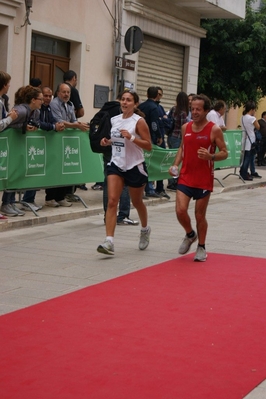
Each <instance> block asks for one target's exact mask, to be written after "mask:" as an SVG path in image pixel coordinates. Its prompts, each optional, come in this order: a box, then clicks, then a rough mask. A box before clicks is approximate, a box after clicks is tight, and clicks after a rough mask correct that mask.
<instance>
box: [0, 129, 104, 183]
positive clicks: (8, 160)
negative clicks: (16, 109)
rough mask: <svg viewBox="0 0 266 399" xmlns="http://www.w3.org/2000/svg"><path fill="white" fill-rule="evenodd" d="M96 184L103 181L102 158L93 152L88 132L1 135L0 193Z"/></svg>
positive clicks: (7, 131)
mask: <svg viewBox="0 0 266 399" xmlns="http://www.w3.org/2000/svg"><path fill="white" fill-rule="evenodd" d="M96 181H103V162H102V155H101V154H95V153H93V152H92V151H91V148H90V144H89V137H88V133H84V132H81V131H80V130H72V129H67V130H65V131H64V132H62V133H57V132H45V131H43V130H38V131H35V132H32V133H29V132H28V133H26V134H22V133H21V130H20V129H7V130H5V131H4V132H2V133H1V134H0V190H4V189H10V190H14V189H16V190H18V189H26V188H27V189H30V188H44V187H53V186H67V185H75V184H76V185H79V184H83V183H88V182H96Z"/></svg>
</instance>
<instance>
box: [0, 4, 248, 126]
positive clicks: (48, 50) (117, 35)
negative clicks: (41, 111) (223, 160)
mask: <svg viewBox="0 0 266 399" xmlns="http://www.w3.org/2000/svg"><path fill="white" fill-rule="evenodd" d="M245 3H246V1H245V0H235V1H231V0H215V1H214V0H193V1H192V0H165V1H161V0H153V1H151V0H138V1H135V0H75V1H73V0H56V1H54V0H43V1H41V0H25V1H24V0H0V49H1V57H0V69H1V70H4V71H7V72H8V73H10V75H11V76H12V81H11V88H10V91H9V97H10V105H11V106H12V104H13V99H14V93H15V91H16V90H17V89H18V88H19V87H20V86H23V85H26V84H28V83H29V80H30V78H31V77H39V78H40V79H41V80H42V84H43V85H45V86H50V87H51V88H52V89H53V90H55V89H56V87H57V84H58V83H60V82H61V81H62V76H63V73H64V71H66V70H68V69H73V70H75V71H76V72H77V74H78V86H77V87H78V89H79V91H80V95H81V99H82V101H83V105H84V108H85V116H84V118H83V120H84V121H89V120H90V118H91V117H92V116H93V115H94V113H95V112H96V111H97V109H98V108H99V107H101V105H102V103H103V102H104V101H107V100H110V99H114V98H115V97H116V94H117V93H118V91H120V90H121V88H122V87H124V86H126V87H131V88H133V89H135V90H136V91H137V92H138V93H139V95H140V98H141V100H142V101H143V100H145V99H146V90H147V87H148V86H150V85H158V86H161V87H162V88H163V90H164V99H163V100H164V101H163V104H164V106H165V108H166V109H168V108H170V107H171V106H172V105H173V104H174V102H175V98H176V95H177V93H178V92H179V91H181V90H183V91H186V92H187V93H191V92H192V93H196V92H197V79H198V63H199V48H200V39H201V38H202V37H204V36H205V31H204V30H203V29H202V28H201V27H200V20H201V18H244V17H245ZM132 32H133V33H132ZM125 38H126V40H125ZM134 46H135V47H134ZM126 47H127V48H126ZM128 48H129V50H128ZM127 61H128V62H127Z"/></svg>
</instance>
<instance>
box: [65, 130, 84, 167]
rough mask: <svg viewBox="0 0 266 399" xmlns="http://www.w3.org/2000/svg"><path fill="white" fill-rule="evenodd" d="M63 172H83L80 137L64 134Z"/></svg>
mask: <svg viewBox="0 0 266 399" xmlns="http://www.w3.org/2000/svg"><path fill="white" fill-rule="evenodd" d="M62 148H63V165H62V174H63V175H66V174H74V173H82V165H81V154H80V139H79V137H71V136H63V137H62Z"/></svg>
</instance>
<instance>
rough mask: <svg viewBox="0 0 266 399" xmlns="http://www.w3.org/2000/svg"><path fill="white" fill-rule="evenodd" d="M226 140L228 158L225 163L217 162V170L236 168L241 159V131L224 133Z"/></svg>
mask: <svg viewBox="0 0 266 399" xmlns="http://www.w3.org/2000/svg"><path fill="white" fill-rule="evenodd" d="M224 140H225V144H226V147H227V150H228V157H227V159H225V160H224V161H218V162H215V164H214V167H215V169H223V168H236V167H239V165H240V159H241V142H242V131H241V130H227V131H226V132H224Z"/></svg>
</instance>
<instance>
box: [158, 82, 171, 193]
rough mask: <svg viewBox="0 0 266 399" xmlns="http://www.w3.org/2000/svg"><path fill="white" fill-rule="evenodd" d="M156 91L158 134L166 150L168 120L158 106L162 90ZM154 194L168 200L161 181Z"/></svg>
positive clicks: (162, 146) (161, 107)
mask: <svg viewBox="0 0 266 399" xmlns="http://www.w3.org/2000/svg"><path fill="white" fill-rule="evenodd" d="M157 89H158V95H157V98H156V104H157V105H158V112H159V127H160V132H161V136H162V142H161V144H160V147H161V148H166V145H165V140H164V137H165V128H169V124H170V121H169V118H168V116H167V114H166V112H165V110H164V107H163V106H162V105H161V104H160V102H161V99H162V97H163V89H162V88H161V87H159V86H158V87H157ZM155 192H156V194H158V195H159V196H160V197H164V198H167V199H170V197H169V195H168V194H166V192H165V189H164V185H163V180H157V182H156V188H155Z"/></svg>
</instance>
